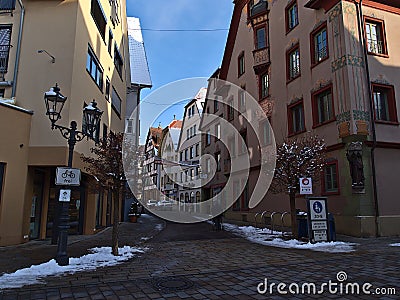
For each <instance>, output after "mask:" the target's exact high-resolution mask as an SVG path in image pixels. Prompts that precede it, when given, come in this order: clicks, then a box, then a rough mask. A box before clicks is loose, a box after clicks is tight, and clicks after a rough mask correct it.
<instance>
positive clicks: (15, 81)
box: [11, 0, 25, 98]
mask: <svg viewBox="0 0 400 300" xmlns="http://www.w3.org/2000/svg"><path fill="white" fill-rule="evenodd" d="M18 3H19V6H21V17H20V22H19V31H18V42H17V53H16V56H15V65H14V78H13V84H12V92H11V98H12V97H15V93H16V89H17V77H18V67H19V57H20V55H21V40H22V27H23V25H24V17H25V7H24V4H23V3H22V0H18Z"/></svg>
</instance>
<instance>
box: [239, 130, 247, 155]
mask: <svg viewBox="0 0 400 300" xmlns="http://www.w3.org/2000/svg"><path fill="white" fill-rule="evenodd" d="M239 145H240V146H239V150H240V154H243V153H247V132H246V131H243V132H241V133H240V137H239Z"/></svg>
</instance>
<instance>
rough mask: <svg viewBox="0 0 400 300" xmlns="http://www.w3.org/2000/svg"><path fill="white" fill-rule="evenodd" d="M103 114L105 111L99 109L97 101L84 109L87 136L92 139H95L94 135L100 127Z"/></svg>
mask: <svg viewBox="0 0 400 300" xmlns="http://www.w3.org/2000/svg"><path fill="white" fill-rule="evenodd" d="M102 114H103V111H101V110H100V109H99V108H98V107H97V103H96V101H95V100H93V101H92V102H91V103H89V105H86V106H85V107H84V108H83V118H84V119H85V122H86V126H87V134H88V135H89V136H90V137H92V138H93V137H94V133H95V131H96V130H97V128H98V126H99V123H100V119H101V115H102Z"/></svg>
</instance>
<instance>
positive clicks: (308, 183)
mask: <svg viewBox="0 0 400 300" xmlns="http://www.w3.org/2000/svg"><path fill="white" fill-rule="evenodd" d="M312 193H313V192H312V179H311V177H302V178H300V195H312Z"/></svg>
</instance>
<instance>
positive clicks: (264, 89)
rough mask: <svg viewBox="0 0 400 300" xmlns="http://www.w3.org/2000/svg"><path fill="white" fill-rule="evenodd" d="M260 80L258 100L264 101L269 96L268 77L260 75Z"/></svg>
mask: <svg viewBox="0 0 400 300" xmlns="http://www.w3.org/2000/svg"><path fill="white" fill-rule="evenodd" d="M259 79H260V99H264V98H266V97H268V95H269V75H268V73H265V74H262V75H260V77H259Z"/></svg>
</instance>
